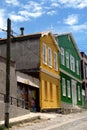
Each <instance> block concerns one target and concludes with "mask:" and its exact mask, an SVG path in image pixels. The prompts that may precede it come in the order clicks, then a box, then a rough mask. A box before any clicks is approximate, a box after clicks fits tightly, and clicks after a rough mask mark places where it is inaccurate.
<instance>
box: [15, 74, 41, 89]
mask: <svg viewBox="0 0 87 130" xmlns="http://www.w3.org/2000/svg"><path fill="white" fill-rule="evenodd" d="M17 82H20V83H24V84H27V85H31V86H34V87H36V88H39V84H38V82H39V80H38V79H35V78H33V77H31V79H27V78H23V77H21V76H18V75H17Z"/></svg>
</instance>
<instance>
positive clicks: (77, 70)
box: [76, 60, 79, 75]
mask: <svg viewBox="0 0 87 130" xmlns="http://www.w3.org/2000/svg"><path fill="white" fill-rule="evenodd" d="M76 72H77V75H79V62H78V60H76Z"/></svg>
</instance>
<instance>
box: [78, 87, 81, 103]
mask: <svg viewBox="0 0 87 130" xmlns="http://www.w3.org/2000/svg"><path fill="white" fill-rule="evenodd" d="M78 100H79V101H80V100H81V96H80V86H78Z"/></svg>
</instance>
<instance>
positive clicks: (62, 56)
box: [61, 47, 65, 65]
mask: <svg viewBox="0 0 87 130" xmlns="http://www.w3.org/2000/svg"><path fill="white" fill-rule="evenodd" d="M61 64H62V65H64V64H65V63H64V49H63V48H62V47H61Z"/></svg>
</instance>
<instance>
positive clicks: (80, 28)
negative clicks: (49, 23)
mask: <svg viewBox="0 0 87 130" xmlns="http://www.w3.org/2000/svg"><path fill="white" fill-rule="evenodd" d="M70 28H71V29H72V30H73V31H76V32H77V31H78V32H79V31H80V32H85V33H86V32H87V23H83V24H79V25H73V26H71V27H70Z"/></svg>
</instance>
